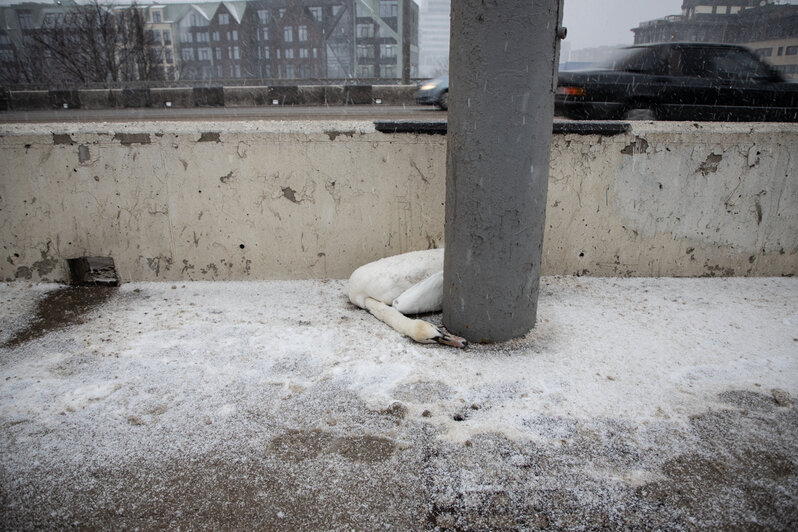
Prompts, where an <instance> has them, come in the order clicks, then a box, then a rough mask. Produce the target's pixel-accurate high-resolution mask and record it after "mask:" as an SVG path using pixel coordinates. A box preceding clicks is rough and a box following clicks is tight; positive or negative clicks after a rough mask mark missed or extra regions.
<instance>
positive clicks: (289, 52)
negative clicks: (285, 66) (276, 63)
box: [285, 48, 294, 59]
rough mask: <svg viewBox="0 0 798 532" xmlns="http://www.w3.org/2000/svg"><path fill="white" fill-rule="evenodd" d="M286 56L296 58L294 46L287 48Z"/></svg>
mask: <svg viewBox="0 0 798 532" xmlns="http://www.w3.org/2000/svg"><path fill="white" fill-rule="evenodd" d="M285 58H286V59H293V58H294V49H293V48H286V49H285Z"/></svg>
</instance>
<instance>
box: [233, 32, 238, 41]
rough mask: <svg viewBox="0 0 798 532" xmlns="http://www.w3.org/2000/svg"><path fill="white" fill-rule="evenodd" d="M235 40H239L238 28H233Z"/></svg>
mask: <svg viewBox="0 0 798 532" xmlns="http://www.w3.org/2000/svg"><path fill="white" fill-rule="evenodd" d="M233 40H234V41H237V40H238V30H233Z"/></svg>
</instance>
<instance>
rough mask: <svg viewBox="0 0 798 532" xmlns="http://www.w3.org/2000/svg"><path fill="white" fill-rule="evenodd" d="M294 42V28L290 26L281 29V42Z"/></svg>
mask: <svg viewBox="0 0 798 532" xmlns="http://www.w3.org/2000/svg"><path fill="white" fill-rule="evenodd" d="M293 40H294V28H292V27H291V26H286V27H285V28H283V41H284V42H293Z"/></svg>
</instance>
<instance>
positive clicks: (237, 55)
mask: <svg viewBox="0 0 798 532" xmlns="http://www.w3.org/2000/svg"><path fill="white" fill-rule="evenodd" d="M233 59H241V55H240V53H239V50H238V46H233Z"/></svg>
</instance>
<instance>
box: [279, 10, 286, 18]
mask: <svg viewBox="0 0 798 532" xmlns="http://www.w3.org/2000/svg"><path fill="white" fill-rule="evenodd" d="M279 13H280V18H283V17H284V16H285V9H281V10H280V11H279Z"/></svg>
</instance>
